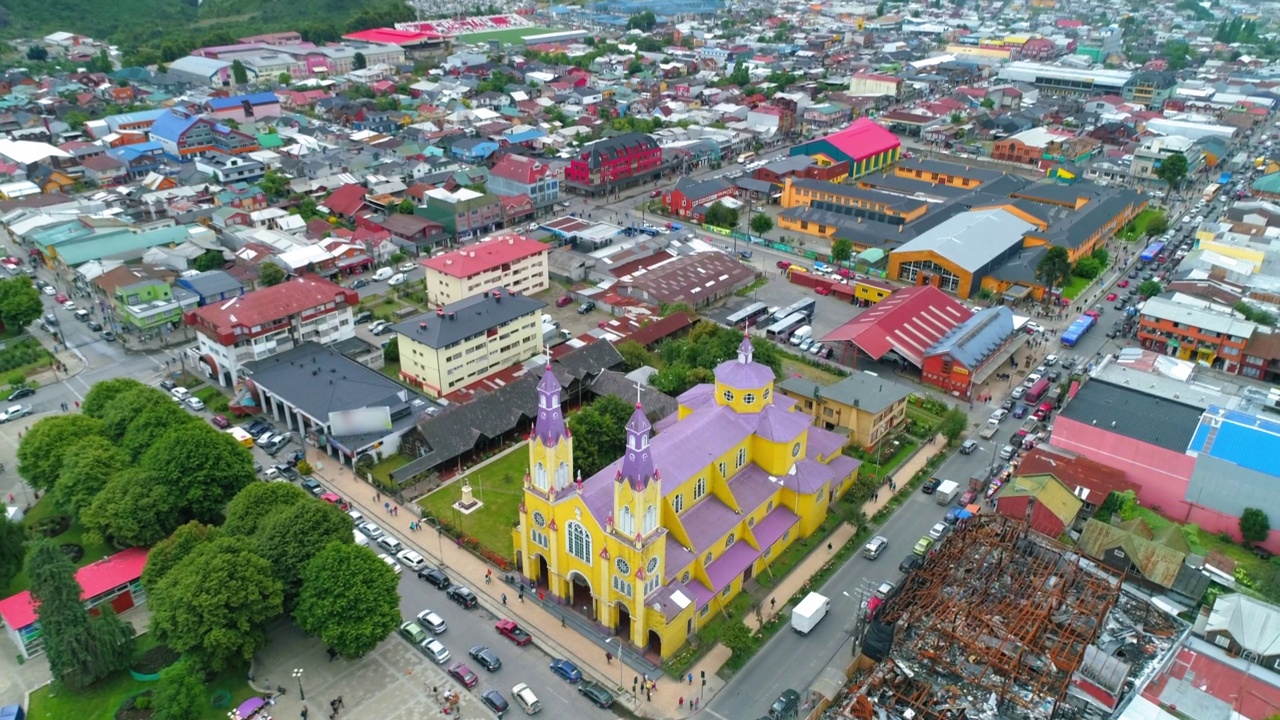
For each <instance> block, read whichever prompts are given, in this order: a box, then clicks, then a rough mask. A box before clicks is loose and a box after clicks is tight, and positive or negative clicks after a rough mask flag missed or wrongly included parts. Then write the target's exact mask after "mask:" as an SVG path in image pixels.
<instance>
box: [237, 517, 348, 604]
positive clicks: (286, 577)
mask: <svg viewBox="0 0 1280 720" xmlns="http://www.w3.org/2000/svg"><path fill="white" fill-rule="evenodd" d="M257 540H258V554H259V555H261V556H262V557H263V558H265V559H266V560H267V562H269V563H271V568H272V571H273V573H272V574H273V575H274V577H275V578H276V579H277V580H279V581H280V583H281V585H283V587H284V605H285V608H286V609H288V608H291V607H293V605H294V603H295V602H296V601H297V598H298V591H299V590H300V589H301V587H302V569H303V568H304V567H305V566H306V564H307V562H308V561H310V560H311V558H313V557H315V555H316V553H318V552H320V551H321V550H323V549H324V548H325V547H327V546H328V545H330V544H331V543H338V544H347V543H352V542H353V541H354V536H353V535H352V532H351V518H349V517H347V514H346V513H344V512H342V510H341V509H339V508H338V506H337V505H332V504H330V503H327V502H315V501H309V502H300V503H296V504H294V505H291V506H289V507H286V508H281V509H279V510H277V511H276V512H275V513H273V514H272V515H271V516H270V517H268V518H267V519H266V521H265V522H264V523H263V524H262V527H261V529H260V530H259V531H258V537H257ZM362 549H363V548H362Z"/></svg>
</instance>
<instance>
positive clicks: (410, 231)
mask: <svg viewBox="0 0 1280 720" xmlns="http://www.w3.org/2000/svg"><path fill="white" fill-rule="evenodd" d="M373 222H375V224H376V225H378V226H379V227H381V228H382V229H384V230H386V231H387V232H389V233H391V237H393V238H395V240H396V244H397V245H400V246H401V247H404V248H408V249H411V250H413V251H414V252H415V253H418V254H428V253H430V252H431V251H432V250H433V249H434V248H435V247H437V246H439V245H441V244H443V243H446V242H448V240H449V234H448V233H447V232H445V229H444V225H442V224H440V223H438V222H436V221H434V220H431V219H429V218H426V217H422V216H420V215H405V214H402V213H391V214H389V215H387V216H386V217H384V218H383V219H381V220H377V221H373Z"/></svg>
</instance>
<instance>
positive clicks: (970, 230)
mask: <svg viewBox="0 0 1280 720" xmlns="http://www.w3.org/2000/svg"><path fill="white" fill-rule="evenodd" d="M1034 227H1035V226H1034V225H1032V224H1031V223H1029V222H1027V221H1025V220H1023V219H1022V218H1020V217H1018V216H1016V215H1014V214H1013V213H1010V212H1009V211H1007V210H1002V209H1000V208H992V209H989V210H975V211H973V212H967V213H961V214H959V215H956V216H954V217H952V218H948V219H947V221H946V222H943V223H941V224H939V225H938V226H936V227H934V228H933V229H932V230H929V231H927V232H924V233H921V234H920V235H918V236H916V238H915V239H914V240H912V241H911V242H908V243H906V244H905V245H903V246H902V247H901V248H898V250H899V251H901V252H935V253H937V254H938V255H940V256H942V257H943V258H946V259H947V260H949V261H951V262H953V263H955V264H956V265H959V266H960V267H962V268H964V269H965V270H967V271H968V272H971V273H974V272H978V271H981V270H982V269H983V268H984V267H986V266H988V265H989V264H990V263H991V262H992V261H994V260H996V259H997V258H999V257H1001V256H1003V255H1005V254H1006V253H1008V252H1009V250H1010V249H1011V248H1013V247H1014V246H1015V245H1020V244H1021V243H1022V235H1023V233H1025V232H1027V231H1028V230H1031V229H1032V228H1034Z"/></svg>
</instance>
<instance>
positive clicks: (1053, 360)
mask: <svg viewBox="0 0 1280 720" xmlns="http://www.w3.org/2000/svg"><path fill="white" fill-rule="evenodd" d="M1044 364H1045V366H1046V367H1053V366H1054V365H1057V364H1058V356H1057V355H1050V356H1048V357H1046V358H1045V359H1044Z"/></svg>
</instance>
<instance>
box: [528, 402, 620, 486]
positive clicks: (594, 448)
mask: <svg viewBox="0 0 1280 720" xmlns="http://www.w3.org/2000/svg"><path fill="white" fill-rule="evenodd" d="M634 411H635V408H634V407H633V406H631V405H630V404H629V403H627V402H624V401H623V400H620V399H619V398H617V397H616V396H613V395H602V396H600V397H599V398H596V400H595V402H593V403H591V404H590V405H588V406H586V407H585V408H582V409H581V410H579V411H578V412H576V413H574V414H573V415H571V416H570V417H569V431H570V432H572V433H573V465H574V467H576V468H577V469H578V471H579V472H581V473H582V476H583V477H591V476H592V475H595V474H596V473H597V472H599V471H600V469H601V468H603V467H604V466H606V465H608V464H609V463H611V462H613V461H614V460H616V459H618V458H619V457H620V456H621V455H622V453H623V451H624V450H625V449H626V442H627V431H626V427H627V421H628V420H630V419H631V414H632V413H633V412H634ZM548 472H554V468H552V469H550V470H548Z"/></svg>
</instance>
